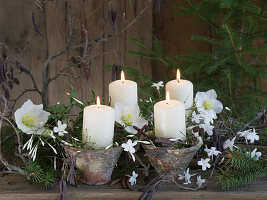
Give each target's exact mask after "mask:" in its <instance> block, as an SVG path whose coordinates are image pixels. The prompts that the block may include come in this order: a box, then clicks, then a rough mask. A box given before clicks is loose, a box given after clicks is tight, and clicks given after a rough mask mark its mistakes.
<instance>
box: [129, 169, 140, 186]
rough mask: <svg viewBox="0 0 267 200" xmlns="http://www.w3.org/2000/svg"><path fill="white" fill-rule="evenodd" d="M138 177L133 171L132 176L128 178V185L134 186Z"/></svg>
mask: <svg viewBox="0 0 267 200" xmlns="http://www.w3.org/2000/svg"><path fill="white" fill-rule="evenodd" d="M137 177H138V174H137V173H135V171H133V173H132V176H131V177H130V178H129V182H130V184H131V185H132V186H133V185H135V184H136V178H137Z"/></svg>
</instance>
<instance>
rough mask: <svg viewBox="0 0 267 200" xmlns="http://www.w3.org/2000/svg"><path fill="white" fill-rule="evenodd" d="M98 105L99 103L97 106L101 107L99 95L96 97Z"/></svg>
mask: <svg viewBox="0 0 267 200" xmlns="http://www.w3.org/2000/svg"><path fill="white" fill-rule="evenodd" d="M96 105H97V107H98V108H99V107H100V105H101V104H100V98H99V96H97V98H96Z"/></svg>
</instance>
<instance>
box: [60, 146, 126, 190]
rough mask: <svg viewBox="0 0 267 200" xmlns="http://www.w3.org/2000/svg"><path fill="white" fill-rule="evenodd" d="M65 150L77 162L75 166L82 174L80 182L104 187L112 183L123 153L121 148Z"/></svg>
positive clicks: (70, 148) (68, 148)
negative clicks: (112, 176) (113, 173)
mask: <svg viewBox="0 0 267 200" xmlns="http://www.w3.org/2000/svg"><path fill="white" fill-rule="evenodd" d="M64 148H65V151H66V152H67V153H68V154H69V155H70V156H71V157H72V158H74V160H76V165H75V166H76V168H77V169H78V170H79V171H80V173H81V176H80V178H79V181H80V182H82V183H85V184H88V185H103V184H106V183H108V182H110V181H111V175H112V172H113V170H114V167H115V165H116V164H117V162H118V160H119V157H120V155H121V152H122V147H120V146H118V147H111V148H109V149H103V150H90V149H78V148H74V147H64Z"/></svg>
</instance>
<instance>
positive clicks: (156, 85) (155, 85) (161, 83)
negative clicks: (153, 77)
mask: <svg viewBox="0 0 267 200" xmlns="http://www.w3.org/2000/svg"><path fill="white" fill-rule="evenodd" d="M151 87H155V88H156V89H157V90H158V91H159V90H160V87H164V85H163V81H160V82H158V83H153V84H152V85H151Z"/></svg>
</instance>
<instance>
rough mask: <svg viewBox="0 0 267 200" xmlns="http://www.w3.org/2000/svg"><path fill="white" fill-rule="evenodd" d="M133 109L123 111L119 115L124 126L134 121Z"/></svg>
mask: <svg viewBox="0 0 267 200" xmlns="http://www.w3.org/2000/svg"><path fill="white" fill-rule="evenodd" d="M133 112H134V111H133V110H131V111H128V112H127V111H125V110H124V111H123V112H122V115H121V121H122V122H123V123H124V124H125V125H126V126H131V125H133V124H134V123H135V121H136V119H134V116H133Z"/></svg>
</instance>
